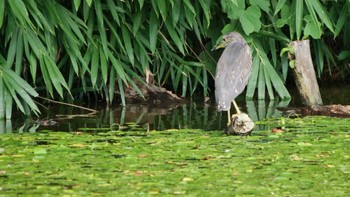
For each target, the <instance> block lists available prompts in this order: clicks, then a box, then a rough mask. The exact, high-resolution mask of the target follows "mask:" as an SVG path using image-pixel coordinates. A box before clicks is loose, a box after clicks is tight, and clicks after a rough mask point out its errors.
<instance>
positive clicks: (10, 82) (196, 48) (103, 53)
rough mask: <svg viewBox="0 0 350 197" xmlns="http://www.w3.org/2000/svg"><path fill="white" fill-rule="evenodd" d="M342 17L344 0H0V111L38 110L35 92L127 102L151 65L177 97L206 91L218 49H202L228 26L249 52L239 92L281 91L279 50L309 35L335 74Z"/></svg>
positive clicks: (343, 55)
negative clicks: (248, 69)
mask: <svg viewBox="0 0 350 197" xmlns="http://www.w3.org/2000/svg"><path fill="white" fill-rule="evenodd" d="M339 10H340V12H339ZM348 18H349V1H335V2H333V1H321V0H315V1H303V0H296V1H292V0H281V1H277V0H271V1H268V0H221V1H214V0H198V1H190V0H183V1H175V0H169V1H158V0H151V1H144V0H138V1H119V0H94V1H92V0H74V1H68V2H67V1H59V0H45V1H39V0H34V1H23V0H11V1H9V0H0V30H1V31H0V37H1V40H2V43H1V45H0V71H1V72H0V76H1V77H0V92H1V94H0V118H3V117H7V118H10V117H11V111H12V106H13V105H15V106H17V108H18V109H19V110H21V111H22V112H23V113H25V114H30V113H31V112H34V113H39V109H38V107H37V106H36V104H35V103H34V100H33V98H34V97H36V96H38V93H39V94H40V95H42V96H45V97H47V96H50V97H52V98H56V99H58V98H60V99H63V100H65V101H72V100H73V99H77V98H84V97H86V96H87V95H89V96H95V97H96V98H103V99H104V100H105V101H106V102H107V104H111V103H112V102H113V101H115V99H116V98H115V96H114V95H115V92H116V91H117V92H119V93H120V95H121V96H120V98H121V103H122V105H125V104H126V101H125V99H124V88H125V87H133V88H134V89H135V90H136V92H138V93H139V94H141V91H140V90H139V88H138V86H137V85H136V84H139V83H141V84H142V83H146V82H147V81H146V79H147V78H148V76H149V75H150V73H153V74H154V82H155V83H156V84H157V85H159V86H167V87H168V88H171V89H172V90H174V91H175V92H177V93H179V94H181V95H182V96H189V95H192V94H194V93H195V92H198V91H201V92H202V94H203V95H204V96H207V95H209V94H210V87H211V86H210V84H212V76H213V74H214V72H215V59H216V56H217V55H219V53H220V52H214V53H212V52H210V50H209V49H211V47H212V46H213V45H214V44H215V42H216V41H217V40H218V39H219V38H220V36H221V35H223V34H225V33H227V32H230V31H239V32H241V33H242V34H243V35H244V37H245V38H246V40H247V41H248V43H249V44H250V46H251V48H252V51H253V54H254V61H253V63H254V65H253V67H254V69H253V73H252V75H251V78H250V81H249V84H248V88H247V94H246V96H247V97H248V98H253V96H254V95H257V97H258V98H259V99H264V98H265V95H266V90H267V93H268V96H269V98H270V99H273V98H274V96H275V94H274V93H275V92H277V94H278V96H279V97H280V98H282V99H284V98H289V97H290V96H289V93H288V91H287V89H286V88H285V85H284V84H285V80H286V78H287V75H288V67H289V65H288V60H287V55H286V53H285V54H283V55H282V56H281V57H280V55H279V54H280V51H283V48H288V46H287V44H288V43H289V42H290V41H292V40H299V39H304V38H311V39H312V41H313V42H312V44H313V50H314V51H313V52H314V56H315V57H314V58H315V60H316V61H315V62H316V65H317V68H316V70H317V73H318V75H319V76H322V74H323V73H324V66H325V65H326V66H328V71H329V72H328V73H329V74H333V73H332V71H334V70H335V69H334V66H335V65H336V64H335V62H336V61H337V58H338V59H339V60H342V61H344V63H346V60H348V59H349V56H350V53H349V51H348V50H347V49H348V48H349V46H348V45H347V44H346V43H349V42H348V39H349V38H350V37H349V36H347V35H348V34H349V33H350V30H349V27H350V26H349V25H347V23H348V21H349V20H347V19H348ZM333 38H337V40H335V42H334V41H333V40H332V39H333ZM343 41H345V42H343ZM212 55H213V56H214V57H212ZM342 65H344V66H342ZM345 65H347V64H338V67H337V68H336V70H337V71H340V72H338V73H340V74H346V72H347V69H348V68H347V67H346V66H345ZM136 82H138V83H136ZM256 90H258V91H257V94H256V93H255V92H256Z"/></svg>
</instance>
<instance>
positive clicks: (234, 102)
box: [232, 100, 241, 114]
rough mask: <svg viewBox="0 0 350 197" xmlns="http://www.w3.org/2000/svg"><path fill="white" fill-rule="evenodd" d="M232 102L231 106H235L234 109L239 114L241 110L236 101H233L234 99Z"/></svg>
mask: <svg viewBox="0 0 350 197" xmlns="http://www.w3.org/2000/svg"><path fill="white" fill-rule="evenodd" d="M232 103H233V106H235V109H236V112H237V114H240V113H241V110H239V108H238V105H237V103H236V101H235V100H232Z"/></svg>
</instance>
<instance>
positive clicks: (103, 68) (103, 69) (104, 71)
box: [100, 50, 108, 85]
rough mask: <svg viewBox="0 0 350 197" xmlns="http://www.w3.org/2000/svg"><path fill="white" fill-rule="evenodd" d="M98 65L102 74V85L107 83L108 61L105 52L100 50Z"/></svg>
mask: <svg viewBox="0 0 350 197" xmlns="http://www.w3.org/2000/svg"><path fill="white" fill-rule="evenodd" d="M100 67H101V74H102V80H103V83H104V85H106V84H107V80H108V62H107V57H106V54H105V53H103V52H102V50H100Z"/></svg>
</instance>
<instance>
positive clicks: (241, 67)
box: [213, 32, 252, 126]
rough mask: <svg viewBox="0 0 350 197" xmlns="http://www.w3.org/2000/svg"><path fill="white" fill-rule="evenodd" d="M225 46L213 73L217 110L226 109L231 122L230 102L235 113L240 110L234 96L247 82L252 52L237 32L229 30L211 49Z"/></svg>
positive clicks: (239, 92)
mask: <svg viewBox="0 0 350 197" xmlns="http://www.w3.org/2000/svg"><path fill="white" fill-rule="evenodd" d="M220 48H225V49H224V51H223V53H222V54H221V56H220V59H219V61H218V63H217V67H216V74H215V99H216V103H217V109H218V111H227V115H228V122H227V126H229V125H230V123H231V118H232V119H234V118H235V117H237V116H235V115H233V116H232V117H231V114H230V109H231V102H232V103H233V106H234V107H235V110H236V113H237V114H238V115H239V114H241V113H242V112H241V111H240V109H239V107H238V105H237V103H236V102H235V98H236V97H237V96H238V95H240V94H241V93H242V92H243V90H244V88H245V87H246V86H247V84H248V79H249V76H250V73H251V71H252V54H251V50H250V47H249V45H248V44H247V42H246V41H245V40H244V38H243V36H242V35H241V34H240V33H238V32H230V33H228V34H226V35H224V36H223V38H222V40H221V42H220V43H218V44H217V45H215V46H214V48H213V50H217V49H220Z"/></svg>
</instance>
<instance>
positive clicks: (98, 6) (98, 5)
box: [94, 0, 108, 54]
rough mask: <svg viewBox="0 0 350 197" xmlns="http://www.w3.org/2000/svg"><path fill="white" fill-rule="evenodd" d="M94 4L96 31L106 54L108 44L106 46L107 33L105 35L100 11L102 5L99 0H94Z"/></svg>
mask: <svg viewBox="0 0 350 197" xmlns="http://www.w3.org/2000/svg"><path fill="white" fill-rule="evenodd" d="M94 4H95V11H96V16H97V26H98V31H99V35H100V37H101V43H102V48H103V51H104V52H105V53H106V54H107V53H108V46H107V43H108V42H107V35H106V28H105V26H104V22H103V17H104V15H103V13H102V6H101V2H100V0H94Z"/></svg>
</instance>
